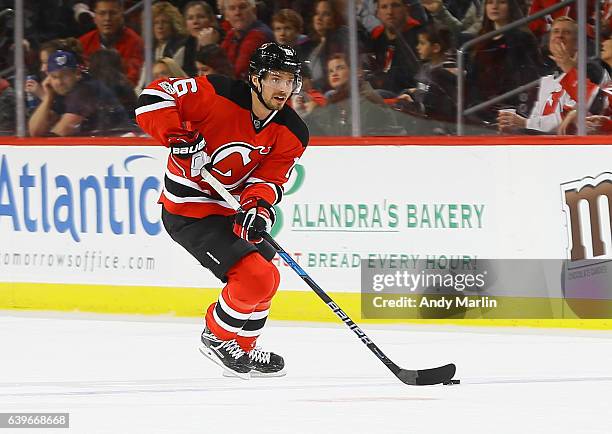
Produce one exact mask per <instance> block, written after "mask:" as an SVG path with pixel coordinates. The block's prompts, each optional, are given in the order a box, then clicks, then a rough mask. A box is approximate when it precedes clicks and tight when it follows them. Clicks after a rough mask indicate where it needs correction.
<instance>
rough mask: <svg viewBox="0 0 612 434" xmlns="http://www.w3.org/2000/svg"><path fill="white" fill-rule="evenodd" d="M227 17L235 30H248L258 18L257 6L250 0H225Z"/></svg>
mask: <svg viewBox="0 0 612 434" xmlns="http://www.w3.org/2000/svg"><path fill="white" fill-rule="evenodd" d="M223 5H224V8H225V9H224V12H225V14H224V15H225V19H226V20H227V21H228V22H229V23H230V25H231V26H232V28H233V29H235V30H240V31H242V30H246V29H248V28H249V26H250V25H251V24H253V21H255V19H256V18H257V17H256V15H255V8H254V7H253V6H252V5H251V3H250V2H249V0H225V1H224V2H223Z"/></svg>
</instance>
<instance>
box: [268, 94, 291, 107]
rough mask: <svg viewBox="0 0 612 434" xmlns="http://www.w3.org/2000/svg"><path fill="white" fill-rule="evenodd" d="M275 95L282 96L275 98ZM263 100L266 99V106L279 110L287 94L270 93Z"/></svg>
mask: <svg viewBox="0 0 612 434" xmlns="http://www.w3.org/2000/svg"><path fill="white" fill-rule="evenodd" d="M275 97H282V100H281V99H280V98H275ZM265 101H266V105H267V106H268V108H273V109H274V110H280V109H282V108H283V106H284V105H285V103H286V102H287V95H284V94H277V95H270V97H269V98H268V99H267V100H265Z"/></svg>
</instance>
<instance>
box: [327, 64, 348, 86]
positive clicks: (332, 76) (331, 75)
mask: <svg viewBox="0 0 612 434" xmlns="http://www.w3.org/2000/svg"><path fill="white" fill-rule="evenodd" d="M349 74H350V71H349V66H348V65H347V64H346V60H344V59H332V60H330V61H329V63H328V64H327V78H328V80H329V85H330V86H331V87H332V89H338V88H339V87H340V86H342V85H345V84H346V83H348V81H349Z"/></svg>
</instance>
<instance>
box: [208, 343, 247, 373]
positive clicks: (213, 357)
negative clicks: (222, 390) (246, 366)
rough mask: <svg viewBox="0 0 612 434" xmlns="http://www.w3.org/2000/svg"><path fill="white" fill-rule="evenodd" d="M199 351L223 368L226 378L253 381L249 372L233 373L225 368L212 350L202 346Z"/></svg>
mask: <svg viewBox="0 0 612 434" xmlns="http://www.w3.org/2000/svg"><path fill="white" fill-rule="evenodd" d="M198 350H200V353H202V355H203V356H205V357H206V358H208V359H210V360H211V361H212V362H213V363H214V364H215V365H218V366H220V367H221V368H223V376H224V377H238V378H242V379H243V380H250V379H251V375H250V374H249V373H248V372H244V373H243V372H236V371H232V370H231V369H229V368H228V367H227V366H225V365H224V364H223V362H222V361H221V360H219V358H218V357H217V356H216V354H215V353H214V352H213V351H212V350H211V349H210V348H208V347H206V346H204V345H202V346H201V347H200V348H198ZM226 374H227V375H226Z"/></svg>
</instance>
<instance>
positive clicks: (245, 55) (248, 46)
mask: <svg viewBox="0 0 612 434" xmlns="http://www.w3.org/2000/svg"><path fill="white" fill-rule="evenodd" d="M223 15H224V17H225V19H227V21H228V22H229V23H230V25H231V26H232V28H231V30H230V31H229V32H228V33H227V35H226V36H225V39H223V42H222V43H221V48H223V49H224V50H225V52H226V53H227V57H228V58H229V60H230V62H232V64H233V65H234V74H235V75H236V77H237V78H246V76H247V73H248V70H249V60H250V58H251V54H253V52H254V51H255V50H256V49H257V48H258V47H260V46H261V45H262V44H264V43H266V42H271V41H272V40H273V35H272V30H271V29H270V27H268V26H267V25H266V24H264V23H262V22H261V21H259V20H258V19H257V16H256V14H255V0H224V1H223Z"/></svg>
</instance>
